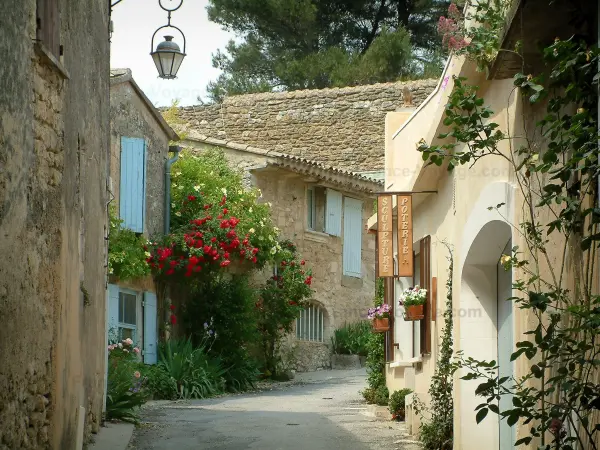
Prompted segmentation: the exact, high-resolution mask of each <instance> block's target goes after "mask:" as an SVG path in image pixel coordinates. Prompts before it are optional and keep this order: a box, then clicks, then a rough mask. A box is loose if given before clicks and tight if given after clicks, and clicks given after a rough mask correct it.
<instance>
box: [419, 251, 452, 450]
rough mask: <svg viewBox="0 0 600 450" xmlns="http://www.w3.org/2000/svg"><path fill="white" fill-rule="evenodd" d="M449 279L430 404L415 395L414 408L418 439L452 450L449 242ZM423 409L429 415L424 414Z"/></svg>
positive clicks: (432, 449) (434, 449)
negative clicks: (419, 424)
mask: <svg viewBox="0 0 600 450" xmlns="http://www.w3.org/2000/svg"><path fill="white" fill-rule="evenodd" d="M445 245H446V247H447V248H448V252H449V256H448V262H449V267H448V280H447V281H446V309H445V310H444V327H443V329H442V339H441V344H440V355H439V359H438V361H437V365H436V368H435V372H434V374H433V377H432V378H431V385H430V386H429V396H430V397H431V404H430V405H429V407H427V408H426V407H425V405H424V404H423V403H422V402H421V401H420V400H419V399H418V398H417V397H416V396H415V400H414V402H415V411H416V412H417V414H419V415H420V416H421V429H420V438H421V442H422V443H423V446H424V447H425V448H426V449H427V450H451V449H452V442H453V427H454V401H453V400H452V390H453V384H454V383H453V381H452V378H453V376H454V372H455V370H456V367H455V365H454V364H453V362H452V355H453V339H452V316H453V314H452V279H453V275H454V259H453V256H452V250H451V249H450V246H449V245H448V244H445ZM425 412H427V413H428V415H429V417H425V414H424V413H425Z"/></svg>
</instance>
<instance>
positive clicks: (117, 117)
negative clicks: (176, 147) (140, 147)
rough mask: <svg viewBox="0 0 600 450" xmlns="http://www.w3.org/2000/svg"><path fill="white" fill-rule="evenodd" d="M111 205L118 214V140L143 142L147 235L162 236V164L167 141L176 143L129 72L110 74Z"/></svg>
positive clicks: (163, 177)
mask: <svg viewBox="0 0 600 450" xmlns="http://www.w3.org/2000/svg"><path fill="white" fill-rule="evenodd" d="M110 137H111V139H110V177H111V180H112V183H111V185H112V191H111V193H112V195H113V196H114V199H113V200H112V202H111V204H112V205H115V207H116V208H117V209H116V210H117V211H119V192H120V191H119V189H120V183H119V180H120V178H121V137H134V138H141V139H144V140H145V141H146V156H147V160H146V217H145V223H146V227H145V228H146V230H145V231H146V233H147V234H148V235H149V236H153V235H156V234H163V233H164V232H165V221H164V212H165V163H166V161H167V158H168V153H169V140H176V139H178V137H177V135H176V134H175V132H174V131H173V130H172V129H171V128H170V127H169V126H168V125H167V123H166V122H165V121H164V119H163V118H162V116H160V114H159V113H158V111H157V110H156V109H154V106H152V103H150V101H149V100H148V99H147V98H145V96H144V95H143V93H141V91H140V90H139V87H137V85H136V84H135V81H133V79H132V78H131V72H130V71H129V70H113V71H112V76H111V87H110Z"/></svg>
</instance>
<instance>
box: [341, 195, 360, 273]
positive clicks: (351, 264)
mask: <svg viewBox="0 0 600 450" xmlns="http://www.w3.org/2000/svg"><path fill="white" fill-rule="evenodd" d="M361 250H362V202H361V201H360V200H356V199H354V198H349V197H344V249H343V266H344V275H346V276H350V277H357V278H360V277H361V262H362V261H361Z"/></svg>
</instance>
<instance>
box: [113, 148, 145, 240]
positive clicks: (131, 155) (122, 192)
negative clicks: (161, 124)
mask: <svg viewBox="0 0 600 450" xmlns="http://www.w3.org/2000/svg"><path fill="white" fill-rule="evenodd" d="M145 214H146V142H145V141H144V139H140V138H128V137H122V138H121V182H120V185H119V217H120V218H121V220H122V221H123V225H124V226H125V227H126V228H129V229H130V230H132V231H135V232H136V233H143V232H144V218H145Z"/></svg>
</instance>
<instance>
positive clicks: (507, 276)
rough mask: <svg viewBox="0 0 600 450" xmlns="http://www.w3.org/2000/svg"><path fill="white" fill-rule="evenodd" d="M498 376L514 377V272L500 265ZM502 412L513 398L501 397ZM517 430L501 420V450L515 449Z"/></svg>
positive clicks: (504, 420)
mask: <svg viewBox="0 0 600 450" xmlns="http://www.w3.org/2000/svg"><path fill="white" fill-rule="evenodd" d="M511 244H512V243H511V241H509V242H508V244H506V247H505V248H504V251H503V252H502V253H503V254H504V255H510V254H511V246H512V245H511ZM497 270H498V272H497V274H498V278H497V279H498V315H497V318H498V319H497V321H498V323H497V326H498V367H499V369H498V375H499V376H500V378H502V377H512V376H513V363H512V361H511V360H510V356H511V354H512V353H513V346H514V338H513V302H512V301H507V299H508V298H510V297H512V270H504V267H503V266H502V265H501V264H500V263H498V267H497ZM499 407H500V411H506V410H507V409H511V408H512V396H509V395H503V396H502V397H500V405H499ZM514 442H515V429H514V427H510V426H508V424H507V423H506V419H501V420H500V446H499V447H500V450H508V449H512V448H514V445H513V444H514Z"/></svg>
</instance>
